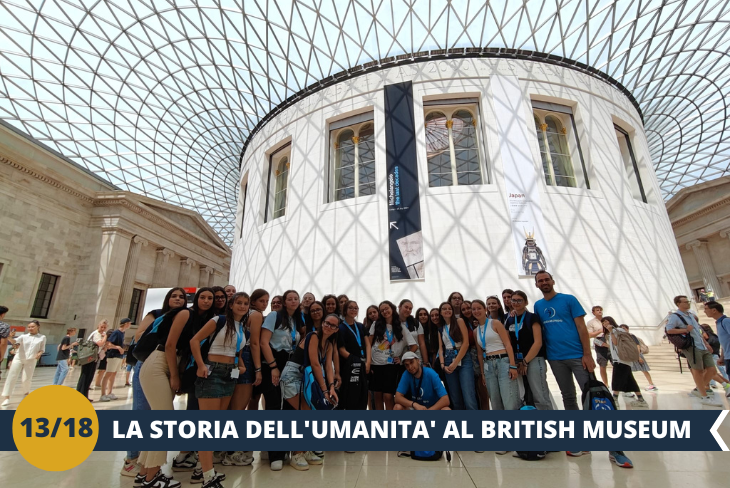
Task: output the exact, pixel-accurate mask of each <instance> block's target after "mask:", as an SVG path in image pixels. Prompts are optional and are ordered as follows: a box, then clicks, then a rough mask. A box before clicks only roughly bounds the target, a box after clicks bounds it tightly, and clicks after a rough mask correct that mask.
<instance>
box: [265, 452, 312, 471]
mask: <svg viewBox="0 0 730 488" xmlns="http://www.w3.org/2000/svg"><path fill="white" fill-rule="evenodd" d="M289 465H290V466H291V467H292V468H294V469H296V470H297V471H307V470H308V469H309V463H308V462H307V458H305V457H304V453H303V452H298V453H296V454H294V455H292V457H291V461H289ZM272 466H273V463H272Z"/></svg>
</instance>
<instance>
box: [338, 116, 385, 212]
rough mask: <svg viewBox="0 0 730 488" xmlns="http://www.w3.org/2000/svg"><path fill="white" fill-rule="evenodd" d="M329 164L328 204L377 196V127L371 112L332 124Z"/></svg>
mask: <svg viewBox="0 0 730 488" xmlns="http://www.w3.org/2000/svg"><path fill="white" fill-rule="evenodd" d="M330 161H331V162H330V165H329V178H328V180H329V191H328V195H327V200H328V201H330V202H333V201H334V202H337V201H340V200H348V199H350V198H358V197H361V196H365V195H374V194H375V126H374V124H373V113H372V112H367V113H364V114H359V115H355V116H352V117H348V118H346V119H342V120H339V121H336V122H333V123H331V124H330Z"/></svg>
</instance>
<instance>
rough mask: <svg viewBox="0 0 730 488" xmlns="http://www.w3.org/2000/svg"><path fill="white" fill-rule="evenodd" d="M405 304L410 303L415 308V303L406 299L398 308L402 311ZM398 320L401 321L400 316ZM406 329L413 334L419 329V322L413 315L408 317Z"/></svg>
mask: <svg viewBox="0 0 730 488" xmlns="http://www.w3.org/2000/svg"><path fill="white" fill-rule="evenodd" d="M404 303H410V304H411V307H413V302H412V301H410V300H409V299H407V298H404V299H403V300H401V301H400V303H399V304H398V308H399V309H400V308H401V307H402V306H403V304H404ZM398 320H400V314H399V315H398ZM406 327H407V328H408V330H410V331H411V332H413V331H415V330H416V329H418V321H416V319H415V318H414V317H413V316H412V315H409V316H408V317H406Z"/></svg>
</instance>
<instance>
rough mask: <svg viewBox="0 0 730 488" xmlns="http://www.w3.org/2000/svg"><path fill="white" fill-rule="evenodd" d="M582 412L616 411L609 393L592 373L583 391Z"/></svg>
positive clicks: (611, 395)
mask: <svg viewBox="0 0 730 488" xmlns="http://www.w3.org/2000/svg"><path fill="white" fill-rule="evenodd" d="M583 410H618V409H617V408H616V403H615V402H614V400H613V394H612V393H611V391H610V390H609V389H608V388H606V385H604V384H603V383H601V382H600V381H598V380H597V379H596V375H595V374H593V373H592V372H591V373H590V379H589V380H588V384H586V387H585V390H583Z"/></svg>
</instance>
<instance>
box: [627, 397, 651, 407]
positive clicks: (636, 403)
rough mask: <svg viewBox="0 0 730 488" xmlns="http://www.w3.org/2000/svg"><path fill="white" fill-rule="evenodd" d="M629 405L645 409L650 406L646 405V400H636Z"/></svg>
mask: <svg viewBox="0 0 730 488" xmlns="http://www.w3.org/2000/svg"><path fill="white" fill-rule="evenodd" d="M629 405H630V406H632V407H644V408H648V407H649V404H648V403H646V400H644V399H643V398H642V399H641V400H638V399H637V400H634V401H632V402H631V403H629Z"/></svg>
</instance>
